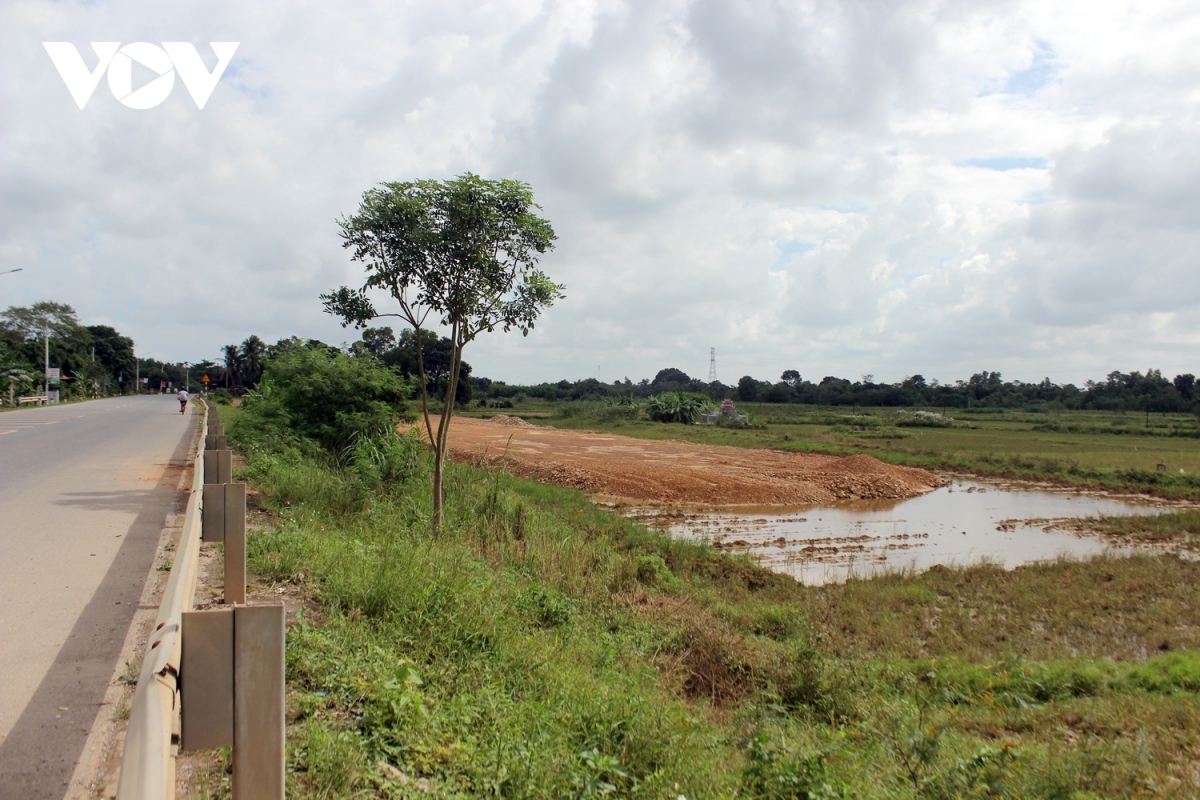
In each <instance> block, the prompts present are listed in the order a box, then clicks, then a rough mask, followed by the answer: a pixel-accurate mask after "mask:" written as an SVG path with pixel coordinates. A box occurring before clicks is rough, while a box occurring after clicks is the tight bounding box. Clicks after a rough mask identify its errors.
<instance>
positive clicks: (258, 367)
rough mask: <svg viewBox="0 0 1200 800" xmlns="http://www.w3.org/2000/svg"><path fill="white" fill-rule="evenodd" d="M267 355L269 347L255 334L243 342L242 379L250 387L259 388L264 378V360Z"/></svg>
mask: <svg viewBox="0 0 1200 800" xmlns="http://www.w3.org/2000/svg"><path fill="white" fill-rule="evenodd" d="M266 354H267V346H266V344H264V343H263V340H262V339H260V338H258V337H257V336H254V335H253V334H252V335H251V336H250V337H249V338H247V339H246V341H244V342H242V357H241V362H242V363H241V367H242V378H243V379H244V380H245V382H246V383H247V384H248V385H250V386H257V385H258V379H259V378H261V377H262V370H263V358H264V357H265V356H266Z"/></svg>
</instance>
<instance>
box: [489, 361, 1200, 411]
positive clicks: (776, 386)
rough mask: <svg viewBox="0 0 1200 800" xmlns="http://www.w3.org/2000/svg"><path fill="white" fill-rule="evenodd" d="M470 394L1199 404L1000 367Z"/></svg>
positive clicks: (1176, 387)
mask: <svg viewBox="0 0 1200 800" xmlns="http://www.w3.org/2000/svg"><path fill="white" fill-rule="evenodd" d="M471 385H472V389H473V390H474V395H475V396H476V397H482V398H490V399H496V400H502V399H513V398H518V397H529V398H538V399H543V400H552V401H566V400H604V399H606V398H609V397H618V396H629V395H632V396H634V397H650V396H653V395H656V394H659V393H660V392H678V391H684V392H697V393H700V394H705V395H707V396H709V397H711V398H712V399H713V400H724V399H726V398H729V399H732V400H740V401H748V402H759V403H799V404H806V405H825V406H926V407H930V406H932V407H944V408H1015V409H1017V408H1025V409H1036V410H1047V411H1053V410H1067V409H1095V410H1105V411H1153V412H1173V411H1192V410H1196V409H1197V406H1198V404H1200V397H1198V396H1197V389H1196V378H1195V376H1193V375H1190V374H1184V375H1176V376H1175V378H1174V380H1168V379H1167V378H1165V377H1164V376H1163V375H1162V373H1161V372H1160V371H1159V370H1156V369H1152V370H1148V371H1147V372H1145V373H1141V372H1137V371H1134V372H1130V373H1123V372H1110V373H1109V374H1108V376H1107V377H1106V378H1105V379H1104V380H1103V381H1099V382H1097V381H1088V382H1086V383H1085V384H1084V385H1083V386H1082V387H1079V386H1075V385H1073V384H1069V383H1068V384H1056V383H1053V382H1051V380H1050V379H1049V378H1046V379H1044V380H1042V381H1041V382H1040V383H1023V382H1021V381H1005V380H1004V379H1003V378H1002V377H1001V375H1000V373H999V372H991V371H986V370H985V371H983V372H977V373H975V374H974V375H972V376H971V377H970V378H968V379H967V380H965V381H964V380H960V381H955V382H954V383H939V382H938V381H936V380H932V381H926V380H925V378H924V377H923V376H921V375H912V376H910V377H908V378H905V379H904V380H903V381H900V382H898V383H876V382H875V381H874V380H873V379H872V377H871V376H870V375H864V376H863V377H862V378H861V379H860V380H857V381H850V380H847V379H845V378H838V377H834V376H832V375H827V376H825V377H824V378H821V380H820V381H818V382H815V383H814V382H813V381H809V380H805V379H804V378H802V377H801V375H800V373H799V372H798V371H796V370H787V371H785V372H784V373H783V374H782V375H781V376H780V379H779V380H778V381H776V382H775V383H771V382H770V381H760V380H756V379H755V378H753V377H751V376H749V375H746V376H743V377H742V378H741V379H740V380H739V381H738V382H737V385H735V386H730V385H727V384H724V383H721V382H720V381H713V382H711V383H710V382H705V381H701V380H699V379H696V378H692V377H690V376H688V375H687V374H686V373H685V372H683V371H682V370H679V369H675V368H668V369H664V370H660V371H659V373H658V374H657V375H656V376H654V380H648V379H646V380H641V381H638V382H637V383H634V382H632V381H630V380H629V379H628V378H626V379H625V380H624V381H618V382H616V383H601V382H600V381H598V380H596V379H595V378H587V379H585V380H581V381H566V380H562V381H558V382H557V383H541V384H538V385H536V386H520V385H516V384H507V383H504V382H502V381H493V380H489V379H487V378H471Z"/></svg>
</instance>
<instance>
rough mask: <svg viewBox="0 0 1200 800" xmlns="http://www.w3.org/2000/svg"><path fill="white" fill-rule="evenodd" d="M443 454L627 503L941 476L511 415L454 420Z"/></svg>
mask: <svg viewBox="0 0 1200 800" xmlns="http://www.w3.org/2000/svg"><path fill="white" fill-rule="evenodd" d="M450 453H451V455H452V456H453V457H454V458H456V459H458V460H463V461H471V462H474V463H477V464H484V465H487V466H490V467H496V466H502V467H503V468H504V469H506V470H508V471H509V472H512V473H514V474H516V475H521V476H523V477H528V478H534V479H536V480H539V481H541V482H542V483H551V484H556V485H558V486H568V487H571V488H574V489H580V490H582V491H584V492H587V493H588V494H590V495H592V496H593V497H596V498H602V499H615V500H623V501H629V502H632V503H636V504H652V503H669V504H687V505H691V504H696V505H706V506H739V505H756V506H762V505H805V504H810V503H813V504H820V503H829V502H832V501H835V500H852V499H903V498H907V497H914V496H916V495H919V494H923V493H925V492H928V491H930V490H932V489H934V488H936V487H937V486H939V485H941V483H942V481H940V480H939V479H938V478H936V477H934V476H933V475H932V474H930V473H929V472H926V471H925V470H923V469H913V468H910V467H897V466H892V465H890V464H884V463H883V462H882V461H879V460H878V459H875V458H872V457H870V456H865V455H857V456H850V457H848V458H838V457H836V456H826V455H816V454H812V453H792V452H783V451H779V450H754V449H748V448H741V447H724V446H718V445H704V444H694V443H691V442H680V441H661V440H652V439H633V438H630V437H627V436H617V435H615V434H610V433H597V432H594V431H573V430H562V429H559V428H550V427H542V426H537V425H531V424H529V423H527V422H525V421H524V420H521V419H520V418H518V417H509V416H505V415H498V416H497V417H495V418H493V419H492V420H479V419H469V418H464V417H457V418H455V420H454V422H453V424H452V425H451V427H450Z"/></svg>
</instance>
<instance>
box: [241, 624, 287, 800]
mask: <svg viewBox="0 0 1200 800" xmlns="http://www.w3.org/2000/svg"><path fill="white" fill-rule="evenodd" d="M285 620H286V614H285V611H284V608H283V606H282V605H274V606H241V607H239V608H236V609H234V626H233V639H234V645H233V646H234V656H233V686H234V690H233V796H234V798H236V800H251V798H252V799H253V800H283V791H284V711H285V709H284V655H283V652H284V651H283V648H284V638H285V637H284V627H285Z"/></svg>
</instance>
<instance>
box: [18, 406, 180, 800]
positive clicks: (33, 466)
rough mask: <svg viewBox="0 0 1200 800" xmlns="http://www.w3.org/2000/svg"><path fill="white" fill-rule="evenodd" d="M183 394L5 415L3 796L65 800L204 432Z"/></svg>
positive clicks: (176, 508) (36, 409)
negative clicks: (194, 441)
mask: <svg viewBox="0 0 1200 800" xmlns="http://www.w3.org/2000/svg"><path fill="white" fill-rule="evenodd" d="M193 411H194V407H193V406H191V405H189V407H188V414H187V415H186V416H184V415H181V414H180V413H179V403H178V401H176V400H175V398H174V396H170V395H168V396H162V395H150V396H144V397H125V398H114V399H110V400H97V401H93V402H89V403H80V404H74V405H64V406H50V407H42V408H30V409H21V410H16V411H8V412H5V413H2V414H0V798H2V799H3V800H8V799H9V798H14V799H15V798H21V800H37V799H39V798H55V800H58V798H61V797H62V796H63V794H64V793H65V791H66V788H67V782H68V781H69V779H70V777H71V773H72V772H73V770H74V768H75V764H76V762H77V761H78V759H79V756H80V753H81V752H82V750H83V746H84V743H85V741H86V739H87V732H88V730H89V729H90V728H91V725H92V722H93V720H94V719H95V717H96V712H97V711H98V709H99V705H100V703H101V701H102V699H103V696H104V692H105V689H106V688H107V687H108V685H109V682H110V680H111V679H112V676H113V671H114V670H115V669H116V668H117V666H118V664H117V660H118V657H119V654H120V652H121V646H122V644H123V642H124V640H125V636H126V634H127V632H128V630H129V626H130V623H131V622H132V620H133V615H134V612H135V610H136V609H137V605H138V602H139V600H140V597H141V593H142V587H143V585H144V584H145V582H146V578H147V576H148V575H149V574H150V572H151V569H152V567H153V561H154V554H155V550H156V548H157V544H158V538H159V535H160V533H161V531H162V529H163V526H164V523H165V522H166V521H167V519H168V517H169V516H171V515H172V514H174V513H177V512H178V511H179V510H180V509H181V508H182V503H183V501H184V497H183V493H182V492H180V491H179V490H178V488H177V487H178V483H179V478H180V472H181V470H182V469H183V468H184V465H185V462H186V458H187V455H188V448H189V445H190V444H191V434H192V432H193V431H194V430H195V424H196V417H195V416H194V414H193V413H192V412H193Z"/></svg>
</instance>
